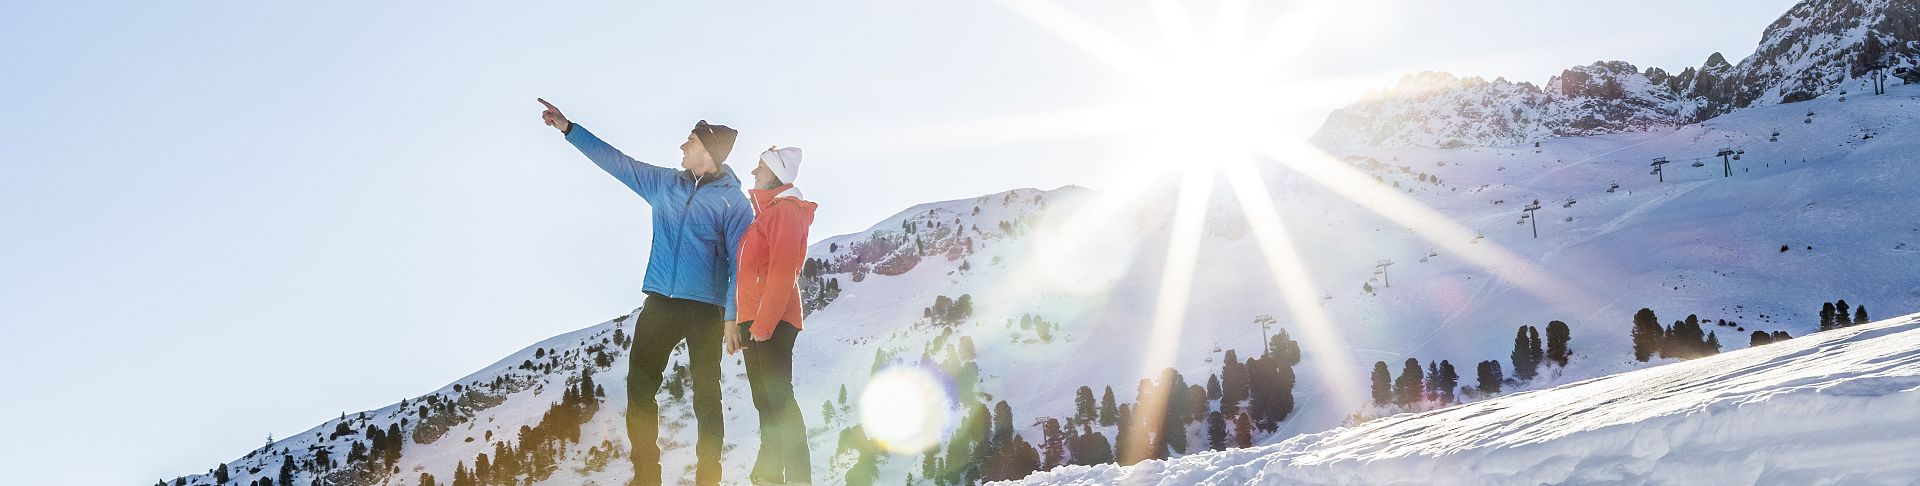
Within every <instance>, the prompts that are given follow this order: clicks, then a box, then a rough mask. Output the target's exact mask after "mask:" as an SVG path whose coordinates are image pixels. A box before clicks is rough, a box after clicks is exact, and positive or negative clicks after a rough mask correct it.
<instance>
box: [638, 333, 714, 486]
mask: <svg viewBox="0 0 1920 486" xmlns="http://www.w3.org/2000/svg"><path fill="white" fill-rule="evenodd" d="M721 314H722V312H721V310H720V306H717V305H713V304H708V303H705V302H697V301H692V300H685V299H675V298H670V297H662V296H658V295H648V296H647V303H646V305H645V306H643V307H641V309H640V317H639V318H637V319H634V322H633V354H632V355H631V357H630V358H629V359H628V361H627V440H628V441H629V442H630V443H631V444H632V445H633V451H632V454H629V457H630V458H631V459H632V460H633V483H632V484H640V485H655V484H660V444H659V440H660V404H659V403H657V402H656V401H655V400H654V394H655V393H656V392H658V391H660V382H661V379H662V377H661V372H662V371H664V370H666V368H667V358H668V357H669V356H672V355H673V348H674V345H677V344H679V343H680V341H681V340H685V341H686V342H687V371H689V372H691V373H692V375H693V376H692V378H693V417H694V419H695V420H696V421H698V422H699V427H698V429H699V432H700V439H699V442H697V443H696V444H695V445H694V454H695V456H696V457H698V460H699V465H698V466H697V467H696V469H695V472H694V481H695V482H696V483H698V484H703V485H704V484H720V448H721V444H722V443H723V442H722V441H723V440H724V439H725V430H726V424H725V423H724V422H723V420H725V419H724V418H723V417H722V416H721V415H720V336H721V333H722V332H723V331H724V329H723V328H722V327H721V326H722V325H724V324H723V323H722V320H721Z"/></svg>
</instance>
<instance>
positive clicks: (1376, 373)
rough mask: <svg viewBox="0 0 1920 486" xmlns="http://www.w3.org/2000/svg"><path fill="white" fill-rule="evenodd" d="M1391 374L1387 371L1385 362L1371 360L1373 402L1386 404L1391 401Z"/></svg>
mask: <svg viewBox="0 0 1920 486" xmlns="http://www.w3.org/2000/svg"><path fill="white" fill-rule="evenodd" d="M1392 383H1393V374H1392V372H1390V371H1387V362H1385V361H1375V362H1373V404H1374V405H1386V404H1387V402H1391V401H1393V384H1392Z"/></svg>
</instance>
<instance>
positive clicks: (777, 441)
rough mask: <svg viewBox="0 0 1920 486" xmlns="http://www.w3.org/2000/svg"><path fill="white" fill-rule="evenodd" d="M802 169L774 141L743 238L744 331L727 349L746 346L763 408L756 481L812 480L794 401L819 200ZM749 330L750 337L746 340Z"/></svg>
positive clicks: (763, 157)
mask: <svg viewBox="0 0 1920 486" xmlns="http://www.w3.org/2000/svg"><path fill="white" fill-rule="evenodd" d="M799 175H800V149H799V148H798V147H786V148H779V147H770V148H768V149H767V151H766V152H765V153H762V154H760V166H759V167H755V168H754V169H753V190H750V191H747V193H748V194H750V195H751V196H752V197H751V198H752V200H753V211H754V216H753V223H752V224H750V225H748V226H747V232H746V234H745V235H743V236H741V238H740V254H739V255H738V257H739V258H737V259H735V261H737V262H739V272H740V273H739V275H738V278H737V280H736V281H737V282H738V284H737V285H738V295H737V297H738V298H739V301H738V307H737V309H738V311H737V313H738V314H739V320H740V323H739V324H738V325H739V329H738V331H739V332H738V333H737V334H734V333H729V334H734V337H733V339H731V340H729V341H728V342H727V352H728V353H732V352H733V351H735V350H738V349H745V350H746V353H747V356H746V358H747V384H748V385H749V386H751V387H752V388H753V408H754V409H755V410H757V411H759V412H760V454H759V456H758V457H757V458H756V459H755V460H754V464H753V472H752V473H750V474H748V476H747V477H748V479H749V480H751V481H753V483H754V484H812V482H813V473H812V468H811V467H810V466H809V465H808V452H807V426H806V424H805V423H804V422H802V421H801V417H800V404H799V403H798V402H795V401H794V399H793V341H794V339H795V338H797V337H799V335H800V316H801V308H800V290H799V288H798V287H797V286H796V285H795V282H796V281H797V280H798V279H799V276H800V266H801V264H803V263H805V262H806V260H807V226H808V225H811V224H813V211H814V208H815V207H816V206H815V205H814V203H813V202H811V201H807V200H805V199H802V198H801V197H802V196H801V195H800V190H799V189H796V188H794V187H793V180H794V178H796V177H798V176H799ZM741 335H744V336H746V338H747V339H750V340H752V341H751V342H750V343H741V342H739V336H741Z"/></svg>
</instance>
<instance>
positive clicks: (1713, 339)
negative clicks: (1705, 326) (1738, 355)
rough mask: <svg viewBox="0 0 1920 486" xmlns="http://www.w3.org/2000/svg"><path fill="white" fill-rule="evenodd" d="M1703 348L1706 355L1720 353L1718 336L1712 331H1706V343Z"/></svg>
mask: <svg viewBox="0 0 1920 486" xmlns="http://www.w3.org/2000/svg"><path fill="white" fill-rule="evenodd" d="M1705 350H1706V352H1707V355H1708V356H1712V355H1716V354H1720V337H1719V336H1715V335H1714V333H1713V331H1707V344H1706V348H1705Z"/></svg>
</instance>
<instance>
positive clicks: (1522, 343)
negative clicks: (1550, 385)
mask: <svg viewBox="0 0 1920 486" xmlns="http://www.w3.org/2000/svg"><path fill="white" fill-rule="evenodd" d="M1532 327H1533V326H1520V329H1519V330H1517V331H1515V332H1514V335H1513V352H1512V353H1509V354H1508V358H1509V359H1511V360H1512V361H1513V377H1514V378H1517V379H1520V380H1531V379H1533V376H1534V375H1535V374H1536V373H1538V372H1539V371H1540V362H1539V361H1534V358H1533V349H1534V348H1533V347H1532V346H1533V345H1534V344H1538V343H1539V342H1540V341H1539V340H1538V339H1535V338H1530V337H1529V336H1530V333H1528V332H1527V331H1528V330H1529V329H1531V328H1532ZM1531 335H1533V336H1537V335H1538V333H1531Z"/></svg>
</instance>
